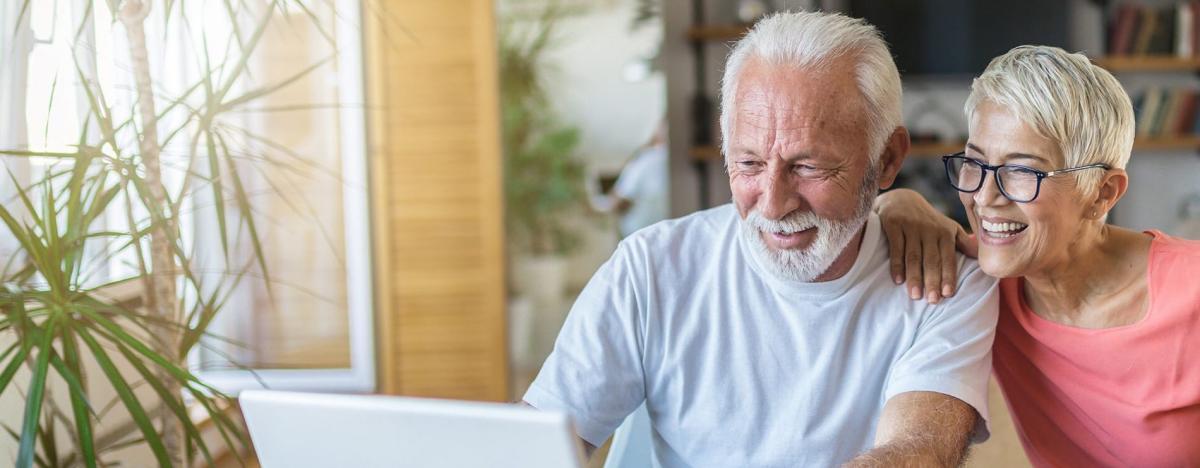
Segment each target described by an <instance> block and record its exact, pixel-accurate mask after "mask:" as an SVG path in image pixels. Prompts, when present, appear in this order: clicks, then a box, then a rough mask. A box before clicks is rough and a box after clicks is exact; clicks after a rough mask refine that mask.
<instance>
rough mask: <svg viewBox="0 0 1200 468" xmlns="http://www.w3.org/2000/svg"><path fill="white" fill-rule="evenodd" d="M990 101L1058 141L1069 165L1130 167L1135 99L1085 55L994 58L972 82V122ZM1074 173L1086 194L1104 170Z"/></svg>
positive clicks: (1037, 52) (1034, 51) (1030, 50)
mask: <svg viewBox="0 0 1200 468" xmlns="http://www.w3.org/2000/svg"><path fill="white" fill-rule="evenodd" d="M984 101H990V102H993V103H995V104H999V105H1001V106H1004V107H1005V108H1007V109H1008V110H1009V111H1011V112H1012V113H1013V114H1015V115H1016V116H1017V118H1019V119H1021V120H1022V121H1024V122H1025V123H1027V124H1029V125H1030V126H1032V127H1033V128H1034V129H1035V130H1036V131H1037V132H1038V134H1040V135H1041V136H1043V137H1046V138H1049V139H1051V140H1054V141H1055V142H1056V143H1058V147H1059V149H1060V150H1061V151H1062V154H1063V158H1064V159H1065V163H1066V166H1067V167H1076V166H1083V165H1086V164H1095V163H1103V164H1107V165H1109V166H1110V167H1113V168H1124V167H1125V165H1126V164H1127V163H1128V162H1129V155H1130V151H1132V149H1133V135H1134V117H1133V105H1132V104H1131V103H1130V101H1129V95H1128V94H1126V93H1125V89H1124V88H1123V87H1121V83H1120V82H1119V81H1117V79H1116V78H1115V77H1113V76H1112V74H1111V73H1109V72H1108V71H1106V70H1104V69H1103V68H1100V67H1098V66H1096V65H1094V64H1092V62H1091V61H1089V60H1088V58H1087V57H1085V56H1084V55H1083V54H1072V53H1068V52H1067V51H1064V50H1062V49H1059V48H1057V47H1047V46H1019V47H1016V48H1014V49H1012V50H1010V51H1008V53H1006V54H1004V55H1001V56H999V57H996V58H994V59H992V62H991V63H989V64H988V67H987V69H986V70H984V72H983V74H982V75H979V77H978V78H975V80H974V82H972V83H971V95H970V97H968V98H967V104H966V107H965V111H966V114H967V120H968V122H969V121H970V120H971V119H972V118H973V117H974V116H975V109H976V108H977V107H978V106H979V104H980V103H982V102H984ZM1053 169H1058V168H1053ZM1074 174H1075V176H1076V177H1077V180H1078V181H1079V186H1080V188H1081V189H1082V190H1083V191H1084V193H1092V191H1093V190H1095V189H1096V188H1097V185H1098V183H1099V181H1100V178H1101V177H1102V175H1103V171H1099V170H1089V171H1078V172H1075V173H1074Z"/></svg>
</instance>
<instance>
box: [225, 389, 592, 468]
mask: <svg viewBox="0 0 1200 468" xmlns="http://www.w3.org/2000/svg"><path fill="white" fill-rule="evenodd" d="M238 400H239V401H240V402H241V406H242V412H243V414H244V415H245V417H246V425H247V426H248V428H249V430H250V438H251V440H252V441H253V442H254V448H255V451H256V452H257V453H258V460H259V462H260V463H261V464H262V466H263V467H264V468H276V467H310V466H311V467H331V466H354V467H384V466H386V467H410V466H411V467H444V468H458V467H482V466H488V467H493V466H495V467H504V466H512V467H528V468H560V467H582V466H583V463H582V459H583V457H582V450H581V448H580V446H579V443H578V440H577V439H576V436H575V432H574V431H573V430H572V426H571V424H570V421H569V419H568V418H567V416H566V415H563V414H561V413H554V412H545V411H539V410H535V409H532V408H527V407H521V406H517V405H512V404H503V403H483V402H465V401H450V400H434V399H424V398H405V397H392V396H378V395H370V396H367V395H330V394H314V393H296V392H276V391H265V390H248V391H244V392H242V393H241V395H240V396H239V397H238Z"/></svg>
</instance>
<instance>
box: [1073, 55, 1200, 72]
mask: <svg viewBox="0 0 1200 468" xmlns="http://www.w3.org/2000/svg"><path fill="white" fill-rule="evenodd" d="M1093 62H1095V63H1096V65H1099V66H1101V67H1104V68H1106V69H1108V70H1109V71H1113V72H1138V71H1142V72H1191V71H1200V58H1183V57H1175V56H1172V55H1113V56H1108V57H1099V58H1096V59H1094V60H1093Z"/></svg>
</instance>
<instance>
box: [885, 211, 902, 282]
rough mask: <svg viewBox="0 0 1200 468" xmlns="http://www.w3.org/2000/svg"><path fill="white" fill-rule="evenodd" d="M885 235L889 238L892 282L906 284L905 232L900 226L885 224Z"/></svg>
mask: <svg viewBox="0 0 1200 468" xmlns="http://www.w3.org/2000/svg"><path fill="white" fill-rule="evenodd" d="M883 235H884V236H887V241H888V259H889V260H890V262H891V267H892V281H894V282H895V283H896V284H897V285H900V284H904V255H903V253H904V231H903V230H901V229H900V227H899V226H895V225H892V224H889V223H883Z"/></svg>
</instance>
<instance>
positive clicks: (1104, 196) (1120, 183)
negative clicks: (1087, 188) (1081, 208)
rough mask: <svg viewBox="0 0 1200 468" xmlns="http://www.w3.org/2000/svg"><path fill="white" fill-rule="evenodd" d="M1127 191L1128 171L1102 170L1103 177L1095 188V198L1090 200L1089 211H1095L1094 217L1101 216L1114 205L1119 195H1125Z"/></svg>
mask: <svg viewBox="0 0 1200 468" xmlns="http://www.w3.org/2000/svg"><path fill="white" fill-rule="evenodd" d="M1127 191H1129V173H1127V172H1125V170H1124V169H1109V170H1107V171H1104V177H1102V178H1101V179H1100V188H1099V189H1098V190H1096V196H1095V199H1094V200H1092V209H1091V211H1090V212H1089V213H1087V214H1091V213H1096V215H1095V216H1093V217H1096V218H1103V217H1104V215H1106V214H1108V212H1109V210H1112V207H1113V205H1116V204H1117V202H1118V201H1120V200H1121V197H1123V196H1125V192H1127Z"/></svg>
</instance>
